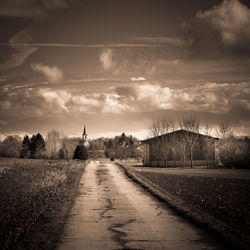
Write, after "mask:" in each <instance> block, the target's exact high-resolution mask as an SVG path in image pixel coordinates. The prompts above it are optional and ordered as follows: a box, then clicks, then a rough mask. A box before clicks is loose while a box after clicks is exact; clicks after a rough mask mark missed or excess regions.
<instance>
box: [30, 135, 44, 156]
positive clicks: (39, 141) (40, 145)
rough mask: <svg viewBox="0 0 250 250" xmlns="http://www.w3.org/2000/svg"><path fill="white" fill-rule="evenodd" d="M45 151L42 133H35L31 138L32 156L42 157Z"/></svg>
mask: <svg viewBox="0 0 250 250" xmlns="http://www.w3.org/2000/svg"><path fill="white" fill-rule="evenodd" d="M44 151H45V141H44V139H43V137H42V135H41V134H40V133H38V134H37V135H33V136H32V137H31V140H30V157H31V158H40V157H41V156H42V153H43V152H44Z"/></svg>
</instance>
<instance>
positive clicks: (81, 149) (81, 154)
mask: <svg viewBox="0 0 250 250" xmlns="http://www.w3.org/2000/svg"><path fill="white" fill-rule="evenodd" d="M73 159H79V160H87V159H88V150H87V148H86V147H85V146H83V145H78V146H77V147H76V149H75V152H74V156H73Z"/></svg>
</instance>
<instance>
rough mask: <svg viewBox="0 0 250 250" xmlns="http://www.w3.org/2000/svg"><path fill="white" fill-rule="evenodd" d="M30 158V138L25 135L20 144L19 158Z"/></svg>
mask: <svg viewBox="0 0 250 250" xmlns="http://www.w3.org/2000/svg"><path fill="white" fill-rule="evenodd" d="M29 156H30V138H29V136H28V135H25V136H24V138H23V142H22V148H21V153H20V158H29Z"/></svg>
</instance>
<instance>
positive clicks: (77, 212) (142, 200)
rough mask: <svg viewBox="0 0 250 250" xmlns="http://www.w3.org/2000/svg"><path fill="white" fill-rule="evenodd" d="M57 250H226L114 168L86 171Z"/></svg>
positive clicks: (97, 165) (96, 167) (90, 166)
mask: <svg viewBox="0 0 250 250" xmlns="http://www.w3.org/2000/svg"><path fill="white" fill-rule="evenodd" d="M79 192H80V194H79V195H78V197H77V198H76V201H75V204H74V206H73V208H72V211H71V215H70V217H69V219H68V222H67V224H66V226H65V228H64V233H63V237H62V243H61V245H60V246H59V250H66V249H67V250H68V249H70V250H78V249H88V250H89V249H101V250H105V249H169V250H172V249H175V250H176V249H182V250H186V249H190V250H191V249H192V250H195V249H223V248H222V247H221V246H220V245H219V244H218V243H217V242H216V241H215V240H214V239H213V238H212V237H211V236H209V235H207V234H206V233H205V232H203V231H202V230H200V229H198V228H196V227H195V226H194V225H192V224H190V223H189V222H187V221H185V220H183V219H182V218H180V217H178V216H176V215H175V214H174V213H173V212H172V211H171V210H169V209H168V208H167V207H166V206H165V205H164V204H162V203H161V202H159V201H158V200H157V199H155V198H154V197H152V196H151V195H150V194H149V193H147V192H146V191H145V190H143V189H142V188H141V187H140V186H139V185H138V184H135V183H134V182H133V181H131V180H130V179H129V178H128V177H127V176H126V175H125V174H124V173H123V171H122V170H121V169H120V168H119V167H117V166H116V165H115V164H100V163H95V162H92V163H90V164H88V165H87V166H86V169H85V172H84V174H83V176H82V179H81V182H80V190H79Z"/></svg>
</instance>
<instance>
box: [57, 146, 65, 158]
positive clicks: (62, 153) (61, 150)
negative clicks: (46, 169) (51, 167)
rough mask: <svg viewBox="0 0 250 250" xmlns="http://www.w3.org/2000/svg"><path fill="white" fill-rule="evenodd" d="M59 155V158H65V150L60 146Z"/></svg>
mask: <svg viewBox="0 0 250 250" xmlns="http://www.w3.org/2000/svg"><path fill="white" fill-rule="evenodd" d="M58 157H59V159H64V151H63V149H62V148H60V149H59V151H58Z"/></svg>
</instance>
